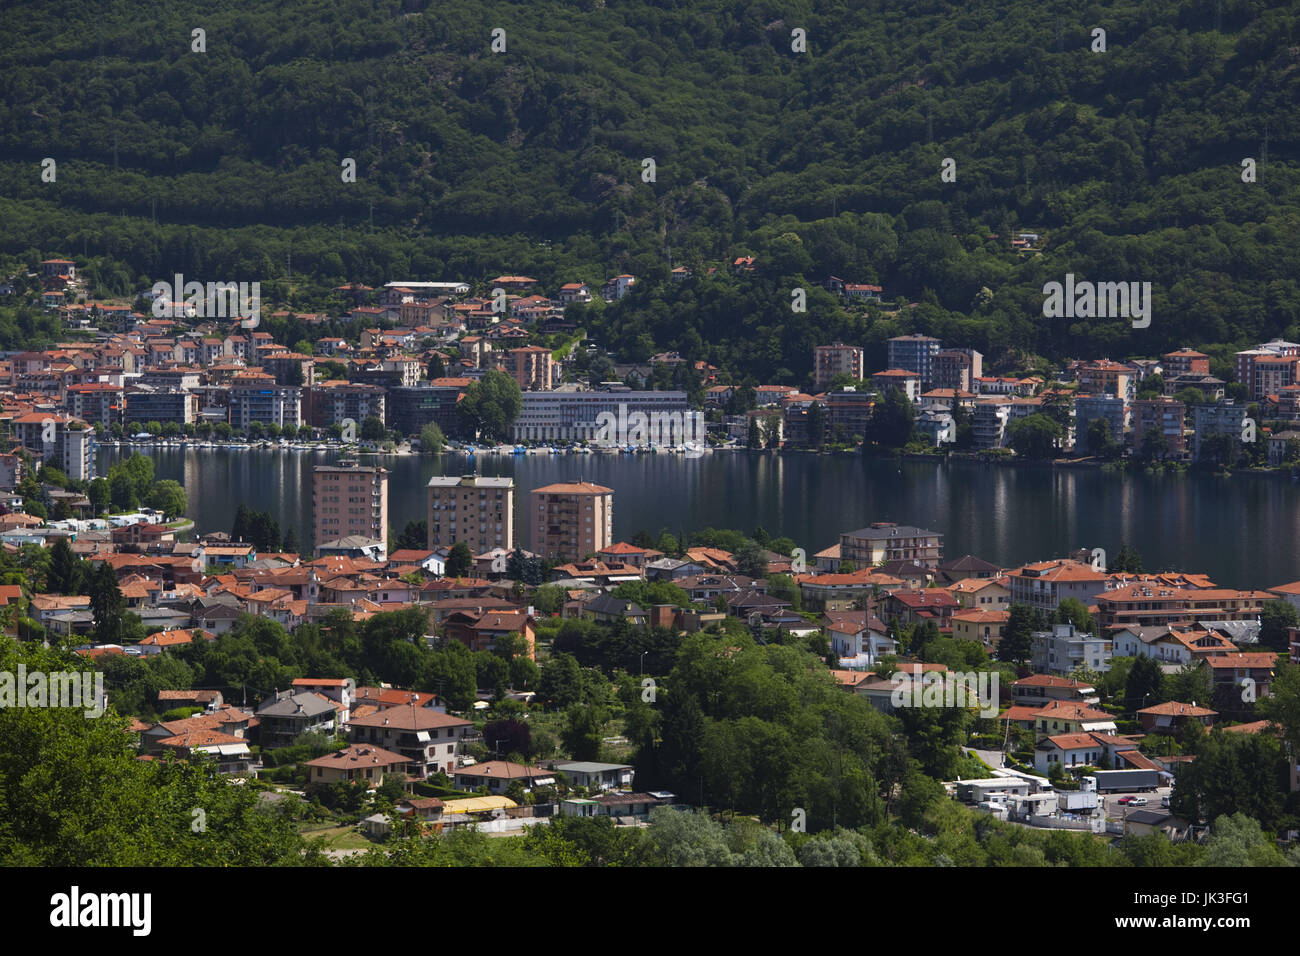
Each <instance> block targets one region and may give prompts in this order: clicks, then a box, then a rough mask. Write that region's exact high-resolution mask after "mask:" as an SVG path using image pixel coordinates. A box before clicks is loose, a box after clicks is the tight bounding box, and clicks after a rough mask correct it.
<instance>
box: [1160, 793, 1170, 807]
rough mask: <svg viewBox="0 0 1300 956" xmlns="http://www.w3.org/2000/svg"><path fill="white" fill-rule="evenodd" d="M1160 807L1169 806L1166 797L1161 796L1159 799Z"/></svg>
mask: <svg viewBox="0 0 1300 956" xmlns="http://www.w3.org/2000/svg"><path fill="white" fill-rule="evenodd" d="M1160 805H1161V806H1162V807H1167V806H1169V797H1168V795H1166V796H1163V797H1161V798H1160Z"/></svg>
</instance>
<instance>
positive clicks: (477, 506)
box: [429, 475, 515, 554]
mask: <svg viewBox="0 0 1300 956" xmlns="http://www.w3.org/2000/svg"><path fill="white" fill-rule="evenodd" d="M514 491H515V480H514V479H513V478H484V477H482V476H481V475H462V476H460V477H456V476H454V475H452V476H447V477H442V476H438V475H435V476H434V477H432V478H430V479H429V550H431V551H432V550H433V549H435V548H450V547H451V546H452V545H453V544H455V543H456V542H457V541H464V542H465V543H466V544H467V545H469V548H470V550H471V551H473V552H474V553H475V554H482V553H483V552H484V551H491V550H492V549H493V548H505V549H506V550H508V551H513V550H514V547H515V498H514Z"/></svg>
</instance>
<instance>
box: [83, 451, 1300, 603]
mask: <svg viewBox="0 0 1300 956" xmlns="http://www.w3.org/2000/svg"><path fill="white" fill-rule="evenodd" d="M142 450H143V451H144V452H145V453H147V454H150V455H151V456H152V457H153V458H154V461H155V473H156V475H157V477H159V478H174V479H176V480H177V481H179V482H180V483H181V484H182V485H184V486H185V490H186V491H187V492H188V495H189V511H188V514H189V516H190V517H191V518H193V519H194V520H195V522H196V525H197V530H198V531H200V532H203V531H229V530H230V527H231V524H232V523H233V521H234V514H235V510H236V508H238V506H239V505H240V504H245V505H247V506H248V507H250V508H255V509H258V510H262V511H268V510H269V511H270V512H272V513H273V514H274V515H276V517H277V518H278V520H279V521H280V524H281V527H288V526H289V525H292V526H293V527H294V528H295V529H296V531H297V534H298V539H299V541H300V542H302V543H303V544H307V543H308V542H309V541H310V537H311V536H310V530H309V529H310V527H311V474H312V467H313V466H314V465H319V464H327V463H330V462H333V461H335V460H337V459H338V458H339V457H340V456H341V452H340V451H339V450H333V449H332V450H328V451H326V450H321V451H307V452H295V451H288V450H278V449H277V450H249V451H230V450H226V449H212V448H153V449H142ZM127 454H128V452H127V451H126V450H124V449H123V450H119V449H115V448H111V447H102V448H100V450H99V459H98V467H99V473H100V474H104V473H105V472H106V471H107V469H108V465H109V464H110V463H111V462H113V461H114V460H116V459H117V458H118V457H123V456H125V455H127ZM363 460H364V461H378V462H380V463H382V464H383V465H384V467H386V468H387V469H388V470H389V472H390V475H389V486H388V507H389V520H390V522H391V523H392V525H393V527H394V528H396V529H397V530H399V531H400V530H401V529H402V528H403V527H404V526H405V524H406V523H407V522H408V521H418V520H422V519H424V518H425V517H426V515H425V501H426V492H425V487H426V485H427V484H428V481H429V478H430V477H432V476H434V475H460V474H466V473H468V472H470V471H473V470H474V469H475V464H476V465H477V469H478V471H479V473H480V474H484V475H494V476H495V475H502V476H505V475H509V476H511V477H513V478H514V479H515V487H516V501H515V529H516V530H515V533H516V539H517V541H518V542H519V543H520V544H522V545H524V546H526V545H527V542H528V537H529V534H530V532H531V522H530V518H531V514H530V513H529V511H528V508H527V505H528V499H527V492H528V491H530V490H531V489H533V488H538V487H541V486H542V485H546V484H551V483H553V482H557V481H572V480H576V479H578V478H581V479H583V480H587V481H594V482H597V483H599V484H603V485H607V486H609V487H611V488H613V489H614V492H615V495H614V534H615V540H618V539H626V538H630V537H631V536H632V535H633V534H635V533H636V532H637V531H638V530H640V529H642V528H644V529H647V530H649V531H651V532H652V533H654V532H658V531H659V530H660V529H668V530H670V531H672V532H674V533H678V532H681V531H690V530H695V529H700V528H705V527H710V526H711V527H715V528H737V529H741V530H743V531H745V532H750V531H752V530H753V529H754V528H755V527H756V526H758V525H762V526H763V527H764V528H766V529H767V530H768V532H770V533H771V534H772V535H773V536H774V537H776V536H781V535H788V536H789V537H791V538H793V539H794V540H795V542H796V543H798V544H799V545H800V546H801V547H803V548H804V549H806V550H807V552H808V554H809V556H810V558H811V555H812V554H813V553H814V552H816V551H819V550H821V549H822V548H825V547H827V546H829V545H831V544H833V543H835V542H836V541H837V540H838V536H839V533H840V532H841V531H847V530H852V529H855V528H860V527H863V526H864V525H867V524H870V523H871V522H873V521H896V522H898V523H900V524H914V525H919V526H921V527H923V528H929V529H933V530H935V531H939V532H942V533H943V534H944V535H945V539H944V553H945V555H947V556H951V557H956V556H959V555H962V554H966V553H968V552H969V553H973V554H977V555H979V556H980V557H983V558H986V559H988V560H990V561H994V562H997V563H1000V564H1003V565H1005V566H1011V565H1015V564H1020V563H1024V562H1027V561H1032V560H1039V559H1044V558H1049V557H1056V556H1061V555H1063V554H1064V553H1066V552H1067V551H1069V550H1071V549H1074V548H1079V547H1087V548H1104V549H1105V550H1106V552H1107V554H1110V555H1114V554H1115V553H1116V552H1117V551H1118V549H1119V547H1120V544H1121V543H1122V542H1124V541H1128V542H1130V543H1132V544H1134V545H1135V546H1136V547H1137V548H1138V550H1139V551H1140V552H1141V553H1142V557H1143V560H1144V562H1145V564H1146V566H1147V568H1148V569H1151V568H1156V567H1158V568H1161V569H1169V568H1172V569H1178V570H1183V571H1202V572H1205V573H1207V574H1209V575H1210V576H1211V577H1212V578H1213V579H1214V580H1215V581H1216V582H1217V583H1219V584H1221V585H1223V586H1225V587H1261V588H1262V587H1272V586H1274V585H1277V584H1282V583H1284V582H1288V581H1294V580H1296V579H1300V534H1297V531H1300V484H1294V483H1292V482H1291V481H1289V480H1287V479H1285V478H1280V479H1279V478H1243V477H1238V478H1230V479H1225V478H1215V477H1211V476H1201V475H1196V476H1191V475H1174V476H1169V475H1163V476H1160V475H1118V474H1110V473H1105V472H1101V471H1096V470H1091V469H1057V470H1053V469H1051V468H1049V467H1026V468H1007V467H995V466H985V465H979V464H972V463H968V462H952V463H948V464H934V463H931V462H908V461H904V462H901V463H899V462H896V461H864V460H863V459H862V458H861V457H859V456H856V455H855V456H844V457H829V456H813V455H785V456H778V455H776V454H764V453H751V452H746V451H741V452H715V453H711V454H706V455H704V456H703V457H700V458H694V459H687V458H683V457H681V456H678V455H649V454H647V455H517V456H511V455H479V456H477V457H476V458H475V459H474V464H471V463H470V462H469V460H468V459H467V458H466V456H465V455H463V454H452V453H446V454H443V455H441V456H439V457H437V458H420V457H417V456H395V455H390V456H378V457H370V458H366V459H363Z"/></svg>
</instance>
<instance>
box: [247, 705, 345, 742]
mask: <svg viewBox="0 0 1300 956" xmlns="http://www.w3.org/2000/svg"><path fill="white" fill-rule="evenodd" d="M339 709H340V706H339V704H338V703H336V702H335V701H332V700H330V699H329V698H327V697H322V696H321V695H320V694H313V693H306V692H302V691H290V690H286V691H280V692H279V693H278V694H276V695H275V697H274V698H273V699H271V700H268V701H266V702H264V703H263V704H262V706H261V707H259V708H257V717H258V720H260V721H261V722H262V735H261V743H262V746H263V747H266V748H268V749H270V748H272V747H288V746H289V745H290V744H292V743H293V742H294V740H296V739H297V738H298V737H300V736H302V735H303V734H313V733H317V734H325V735H326V736H327V737H333V736H334V734H335V733H336V732H337V730H338V728H339V723H340V722H339Z"/></svg>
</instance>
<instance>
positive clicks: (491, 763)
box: [454, 760, 555, 794]
mask: <svg viewBox="0 0 1300 956" xmlns="http://www.w3.org/2000/svg"><path fill="white" fill-rule="evenodd" d="M454 779H455V781H456V787H457V788H458V789H460V790H477V789H478V788H479V787H487V789H488V792H489V793H493V794H504V793H505V792H506V790H507V789H509V787H510V785H511V784H513V783H515V782H516V781H518V782H520V783H522V784H523V787H524V790H525V791H528V790H532V789H533V788H534V787H545V786H549V785H551V784H553V783H555V772H554V771H553V770H547V769H546V768H545V767H529V766H525V765H524V764H518V763H512V762H510V761H509V760H486V761H484V762H483V763H476V764H474V765H473V766H472V767H460V768H458V769H457V770H456V773H455V778H454Z"/></svg>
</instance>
